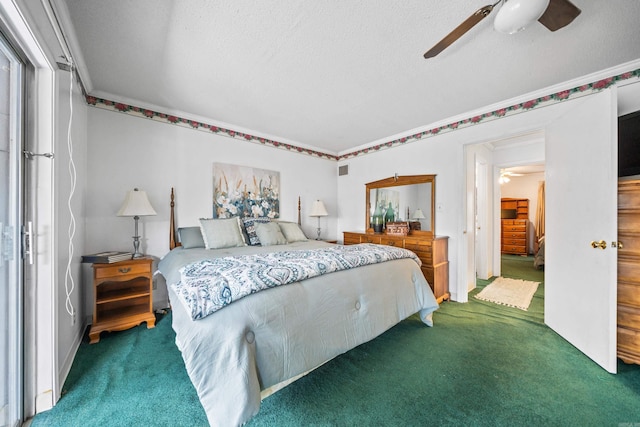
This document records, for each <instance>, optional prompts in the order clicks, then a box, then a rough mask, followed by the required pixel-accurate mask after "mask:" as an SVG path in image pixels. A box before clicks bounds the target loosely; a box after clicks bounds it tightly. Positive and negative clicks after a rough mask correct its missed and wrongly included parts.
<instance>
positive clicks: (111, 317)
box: [89, 258, 156, 344]
mask: <svg viewBox="0 0 640 427" xmlns="http://www.w3.org/2000/svg"><path fill="white" fill-rule="evenodd" d="M152 262H153V260H152V259H151V258H138V259H132V260H126V261H120V262H115V263H112V264H93V266H92V267H93V323H92V324H91V330H90V331H89V342H90V343H91V344H95V343H97V342H98V341H100V333H101V332H103V331H109V332H111V331H121V330H124V329H129V328H132V327H134V326H137V325H139V324H141V323H142V322H147V328H153V327H155V323H156V317H155V315H154V314H153V277H152V269H151V265H152Z"/></svg>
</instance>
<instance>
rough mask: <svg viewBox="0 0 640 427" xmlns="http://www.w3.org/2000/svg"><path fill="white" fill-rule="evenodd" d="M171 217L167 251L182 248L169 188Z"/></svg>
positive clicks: (172, 195) (299, 219)
mask: <svg viewBox="0 0 640 427" xmlns="http://www.w3.org/2000/svg"><path fill="white" fill-rule="evenodd" d="M170 206H171V215H170V217H169V250H171V249H174V248H176V247H178V246H182V245H181V243H180V242H179V241H178V238H177V229H176V221H175V206H176V203H175V193H174V191H173V187H171V203H170ZM300 209H301V208H300V196H298V225H302V221H301V217H300Z"/></svg>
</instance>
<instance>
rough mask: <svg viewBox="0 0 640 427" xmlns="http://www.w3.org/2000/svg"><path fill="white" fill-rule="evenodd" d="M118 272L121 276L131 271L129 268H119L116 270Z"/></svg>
mask: <svg viewBox="0 0 640 427" xmlns="http://www.w3.org/2000/svg"><path fill="white" fill-rule="evenodd" d="M118 271H119V272H120V273H122V274H125V273H128V272H130V271H131V267H121V268H119V269H118Z"/></svg>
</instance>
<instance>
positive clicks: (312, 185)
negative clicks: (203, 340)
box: [83, 108, 339, 313]
mask: <svg viewBox="0 0 640 427" xmlns="http://www.w3.org/2000/svg"><path fill="white" fill-rule="evenodd" d="M87 144H88V161H87V164H88V169H89V178H88V183H87V206H86V217H85V221H86V228H87V229H86V251H87V252H88V253H94V252H99V251H104V250H133V247H132V238H131V236H133V231H134V221H133V219H132V218H129V217H117V216H116V213H117V211H118V209H119V208H120V206H121V204H122V202H123V200H124V196H125V193H126V192H127V191H128V190H130V189H133V188H134V187H137V188H140V189H142V190H145V191H146V192H147V195H148V196H149V200H150V202H151V204H152V206H153V207H154V209H155V210H156V212H157V213H158V215H156V216H150V217H142V218H141V219H140V235H141V236H142V239H141V244H140V249H141V251H142V252H143V253H146V254H149V255H152V256H154V257H156V258H160V257H162V256H163V255H164V254H166V253H167V252H168V251H169V214H170V207H169V201H170V198H169V196H170V192H171V187H174V188H175V194H176V222H177V226H190V225H199V223H198V219H199V218H203V217H211V215H212V199H213V163H230V164H236V165H244V166H250V167H256V168H262V169H270V170H274V171H279V172H280V186H281V188H280V195H281V197H280V209H281V212H280V214H281V218H282V219H288V220H292V221H296V220H297V207H298V196H300V197H301V206H302V227H303V229H304V231H305V233H306V234H307V235H308V236H310V237H313V236H315V235H316V228H317V219H316V218H311V217H309V216H308V212H309V211H310V209H311V204H312V202H313V201H314V200H315V199H321V200H323V202H324V204H325V206H326V208H327V211H328V212H329V216H327V217H324V218H322V219H321V228H322V237H323V238H325V239H335V238H336V237H337V235H336V224H337V217H338V215H339V210H338V206H337V197H336V186H337V175H338V172H337V165H336V162H335V161H331V160H327V159H321V158H317V157H311V156H309V155H305V154H299V153H295V152H291V151H287V150H282V149H275V148H272V147H267V146H263V145H259V144H254V143H251V142H247V141H243V140H239V139H232V138H228V137H223V136H219V135H216V134H212V133H209V132H202V131H196V130H192V129H187V128H182V127H180V126H176V125H171V124H167V123H162V122H157V121H153V120H150V119H143V118H138V117H132V116H129V115H126V114H122V113H119V112H114V111H107V110H103V109H100V108H88V139H87ZM85 270H87V271H85V283H84V285H83V286H84V288H85V289H90V272H89V271H88V267H86V268H85ZM156 285H157V290H156V291H155V292H154V305H155V306H156V307H158V308H160V307H166V301H167V294H166V288H165V284H164V282H163V281H162V278H161V277H160V276H156ZM91 298H92V296H91V294H88V295H87V300H86V301H85V304H87V305H89V304H90V301H91ZM87 309H88V311H87V313H91V312H92V311H91V309H90V306H87Z"/></svg>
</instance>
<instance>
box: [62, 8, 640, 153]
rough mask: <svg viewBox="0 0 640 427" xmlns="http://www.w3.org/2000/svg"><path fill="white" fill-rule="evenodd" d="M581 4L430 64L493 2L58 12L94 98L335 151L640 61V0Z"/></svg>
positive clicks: (480, 31)
mask: <svg viewBox="0 0 640 427" xmlns="http://www.w3.org/2000/svg"><path fill="white" fill-rule="evenodd" d="M573 2H574V3H575V4H576V5H577V6H578V7H580V8H581V9H582V14H581V15H580V16H578V18H576V20H575V21H574V22H573V23H572V24H570V25H569V26H567V27H565V28H563V29H561V30H559V31H557V32H550V31H549V30H547V29H546V28H545V27H543V26H542V25H541V24H539V23H537V22H536V23H535V24H534V25H533V26H531V27H529V28H528V29H526V30H525V31H523V32H520V33H517V34H515V35H505V34H501V33H498V32H496V31H495V30H494V29H493V17H494V16H495V14H496V11H494V12H493V14H492V15H490V16H489V17H488V18H487V19H485V20H484V21H482V22H481V23H480V24H478V25H477V26H476V27H475V28H473V29H472V30H471V31H470V32H469V33H467V34H466V35H465V36H463V37H462V38H461V39H460V40H458V41H457V42H456V43H454V44H453V45H452V46H451V47H450V48H448V49H446V50H445V51H444V52H442V53H441V54H440V55H439V56H437V57H435V58H432V59H428V60H425V59H424V58H423V57H422V54H423V53H424V52H425V51H426V50H427V49H429V48H430V47H431V46H433V45H434V44H435V43H436V42H438V41H439V40H440V39H441V38H442V37H443V36H444V35H446V34H447V33H448V32H449V31H450V30H452V29H453V28H454V27H456V26H457V25H458V24H460V23H461V22H462V21H463V20H464V19H466V18H467V17H468V16H469V15H471V14H472V13H473V12H474V11H475V10H476V9H478V8H479V7H481V6H484V5H485V4H486V3H487V1H486V0H447V1H441V2H433V1H425V0H420V1H415V0H402V1H389V0H366V1H364V0H361V1H355V0H354V1H316V2H304V1H303V2H301V1H298V0H278V1H238V0H217V1H212V0H173V1H170V0H164V1H157V0H119V1H104V0H57V1H56V3H57V5H58V7H57V8H58V9H59V10H60V13H61V15H62V19H61V21H62V23H63V27H64V31H65V34H66V36H67V38H68V39H69V40H71V44H72V48H73V51H74V57H75V59H76V62H77V63H78V65H79V69H80V74H81V76H82V79H83V82H84V84H85V87H86V89H87V91H88V92H89V94H90V95H94V96H99V97H102V98H107V99H109V100H113V101H121V102H129V103H133V104H134V105H139V106H143V107H147V108H156V109H158V110H159V111H163V112H167V113H180V114H182V115H183V116H184V117H193V118H194V119H198V118H200V119H208V120H209V121H210V123H214V124H215V123H217V124H220V125H228V126H231V127H232V128H233V127H235V128H236V129H237V130H240V131H245V132H253V134H254V135H257V136H265V137H273V138H279V139H280V140H283V141H288V142H292V143H297V144H300V145H302V146H306V147H312V148H317V149H320V150H322V151H325V152H329V153H336V154H339V153H343V152H345V151H348V150H351V149H353V148H355V147H359V146H362V145H365V144H369V143H373V142H378V141H382V140H385V139H386V138H390V137H392V136H394V135H398V134H400V133H403V132H407V131H410V130H412V129H417V128H422V127H425V126H427V125H429V124H432V123H435V122H437V121H440V120H443V119H446V118H448V117H452V116H455V115H458V114H462V113H464V112H467V111H471V110H473V109H476V108H480V107H482V106H485V105H490V104H494V103H496V102H499V101H503V100H507V99H510V98H513V97H516V96H518V95H521V94H525V93H528V92H531V91H534V90H537V89H541V88H545V87H548V86H551V85H554V84H557V83H561V82H564V81H567V80H571V79H573V78H577V77H579V76H582V75H585V74H590V73H593V72H597V71H600V70H603V69H606V68H609V67H612V66H616V65H619V64H622V63H625V62H628V61H632V60H636V59H639V58H640V25H639V24H638V23H639V22H640V1H637V0H612V1H607V2H602V1H596V0H573Z"/></svg>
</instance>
